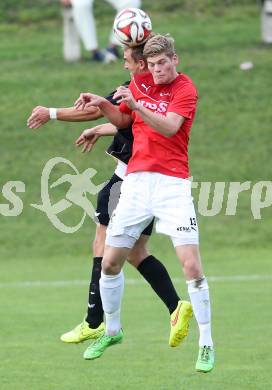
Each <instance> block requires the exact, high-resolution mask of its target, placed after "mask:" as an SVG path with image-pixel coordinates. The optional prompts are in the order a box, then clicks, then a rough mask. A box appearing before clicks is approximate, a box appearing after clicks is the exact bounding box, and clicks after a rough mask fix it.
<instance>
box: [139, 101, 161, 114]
mask: <svg viewBox="0 0 272 390" xmlns="http://www.w3.org/2000/svg"><path fill="white" fill-rule="evenodd" d="M138 103H140V104H141V105H142V106H144V107H146V108H148V109H149V110H151V111H155V112H157V113H160V114H163V113H165V112H166V111H167V107H168V103H166V102H159V103H151V102H146V101H145V100H143V99H140V100H138Z"/></svg>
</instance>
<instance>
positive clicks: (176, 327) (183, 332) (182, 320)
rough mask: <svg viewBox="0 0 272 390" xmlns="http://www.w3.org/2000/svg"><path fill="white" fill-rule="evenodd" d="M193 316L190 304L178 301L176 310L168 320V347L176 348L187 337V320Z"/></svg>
mask: <svg viewBox="0 0 272 390" xmlns="http://www.w3.org/2000/svg"><path fill="white" fill-rule="evenodd" d="M192 315H193V309H192V305H191V303H190V302H187V301H179V303H178V306H177V308H176V310H175V311H174V312H173V313H172V314H171V318H170V337H169V345H170V347H177V346H178V345H179V344H180V343H181V342H182V341H183V339H184V338H185V337H186V336H187V334H188V330H189V320H190V318H191V317H192Z"/></svg>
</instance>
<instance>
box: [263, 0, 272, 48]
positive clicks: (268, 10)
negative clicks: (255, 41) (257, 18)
mask: <svg viewBox="0 0 272 390" xmlns="http://www.w3.org/2000/svg"><path fill="white" fill-rule="evenodd" d="M262 3H263V4H262V19H261V20H262V41H263V42H264V43H272V0H264V1H262Z"/></svg>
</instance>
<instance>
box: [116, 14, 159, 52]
mask: <svg viewBox="0 0 272 390" xmlns="http://www.w3.org/2000/svg"><path fill="white" fill-rule="evenodd" d="M113 31H114V34H115V36H116V38H117V39H118V41H119V42H120V43H122V44H123V45H127V46H130V47H134V46H139V45H141V44H143V43H144V42H145V41H146V40H147V38H148V37H149V35H150V33H151V31H152V24H151V20H150V17H149V16H148V15H147V13H146V12H144V11H143V10H141V9H139V8H125V9H123V10H122V11H120V12H119V13H118V14H117V16H116V18H115V20H114V24H113Z"/></svg>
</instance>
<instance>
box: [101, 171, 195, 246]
mask: <svg viewBox="0 0 272 390" xmlns="http://www.w3.org/2000/svg"><path fill="white" fill-rule="evenodd" d="M153 217H156V231H157V232H158V233H163V234H166V235H168V236H170V237H171V238H172V241H173V244H174V246H178V245H186V244H195V245H198V243H199V238H198V226H197V221H196V215H195V208H194V204H193V198H192V196H191V182H190V181H189V180H185V179H180V178H177V177H173V176H167V175H162V174H161V173H156V172H136V173H130V174H129V175H128V176H126V177H125V179H124V181H123V183H122V186H121V196H120V200H119V203H118V205H117V207H116V209H115V211H114V212H113V214H112V217H111V221H110V223H109V226H108V230H107V241H106V242H107V244H109V245H112V246H115V245H113V244H112V242H113V240H111V239H110V237H115V236H123V235H127V236H130V237H133V238H134V239H135V241H136V240H137V239H138V238H139V237H140V235H141V232H142V231H143V230H144V229H145V228H146V227H147V225H148V224H149V223H150V222H151V220H152V218H153ZM116 246H118V245H116Z"/></svg>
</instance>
